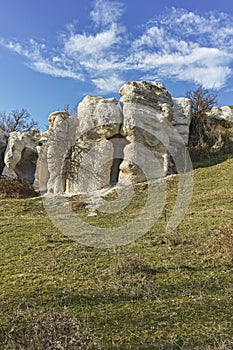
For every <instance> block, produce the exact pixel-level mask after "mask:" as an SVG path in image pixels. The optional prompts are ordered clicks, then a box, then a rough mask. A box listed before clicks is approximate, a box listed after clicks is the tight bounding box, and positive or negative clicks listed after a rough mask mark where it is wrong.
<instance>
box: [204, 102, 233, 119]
mask: <svg viewBox="0 0 233 350" xmlns="http://www.w3.org/2000/svg"><path fill="white" fill-rule="evenodd" d="M208 115H209V116H210V117H212V118H215V119H219V120H227V121H229V122H231V123H233V109H232V108H230V107H229V106H223V107H213V108H212V109H211V110H210V113H208Z"/></svg>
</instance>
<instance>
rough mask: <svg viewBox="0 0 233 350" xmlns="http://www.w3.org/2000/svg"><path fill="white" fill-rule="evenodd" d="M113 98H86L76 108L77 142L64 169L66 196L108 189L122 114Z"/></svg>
mask: <svg viewBox="0 0 233 350" xmlns="http://www.w3.org/2000/svg"><path fill="white" fill-rule="evenodd" d="M117 103H118V101H117V100H116V99H114V98H110V99H104V98H102V97H93V96H86V97H85V98H84V99H83V101H82V102H81V103H80V104H79V106H78V126H77V131H76V141H75V145H74V146H73V148H72V151H71V154H70V158H69V160H68V164H69V166H68V167H67V181H66V184H67V186H66V192H68V193H69V192H76V191H80V192H86V191H88V190H89V191H94V190H98V189H101V188H105V187H108V186H109V185H110V182H111V168H112V165H113V157H114V144H113V143H112V142H111V141H110V140H111V138H113V137H115V136H116V135H118V134H119V131H120V126H121V124H122V120H123V116H122V112H121V110H120V109H119V107H118V106H117Z"/></svg>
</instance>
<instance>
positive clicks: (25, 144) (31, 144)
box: [3, 129, 39, 184]
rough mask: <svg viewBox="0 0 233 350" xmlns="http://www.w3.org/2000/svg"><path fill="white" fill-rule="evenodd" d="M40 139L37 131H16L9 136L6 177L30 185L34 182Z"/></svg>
mask: <svg viewBox="0 0 233 350" xmlns="http://www.w3.org/2000/svg"><path fill="white" fill-rule="evenodd" d="M38 138H39V134H38V131H37V129H35V130H31V131H28V132H17V131H14V132H11V133H10V134H9V139H8V144H7V148H6V151H5V156H4V163H5V168H4V171H3V174H4V175H6V176H8V177H9V176H10V177H11V178H16V177H17V178H18V179H20V180H22V181H25V182H27V183H29V184H32V183H33V182H34V174H35V169H36V161H37V157H38V155H37V150H36V145H37V142H38Z"/></svg>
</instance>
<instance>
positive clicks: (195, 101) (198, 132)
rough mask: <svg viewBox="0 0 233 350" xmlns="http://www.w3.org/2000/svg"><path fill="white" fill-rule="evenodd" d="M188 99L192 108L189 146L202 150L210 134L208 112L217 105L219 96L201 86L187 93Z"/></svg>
mask: <svg viewBox="0 0 233 350" xmlns="http://www.w3.org/2000/svg"><path fill="white" fill-rule="evenodd" d="M186 97H187V98H189V99H190V100H191V106H192V116H191V124H190V137H189V146H191V147H192V146H199V147H201V148H202V147H203V146H204V145H205V144H206V142H208V138H209V134H210V133H209V131H210V130H209V124H208V120H207V119H208V117H207V114H206V112H207V111H208V110H210V109H211V108H212V107H213V106H215V105H217V94H216V93H215V92H214V90H208V89H205V88H204V87H203V86H201V85H200V86H199V87H198V88H197V89H196V90H189V91H187V92H186Z"/></svg>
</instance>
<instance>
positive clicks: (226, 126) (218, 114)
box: [207, 106, 233, 153]
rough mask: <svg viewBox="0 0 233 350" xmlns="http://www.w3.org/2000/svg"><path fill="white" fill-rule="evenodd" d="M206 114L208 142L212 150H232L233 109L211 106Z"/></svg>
mask: <svg viewBox="0 0 233 350" xmlns="http://www.w3.org/2000/svg"><path fill="white" fill-rule="evenodd" d="M207 115H208V133H209V137H208V138H209V143H210V145H211V149H212V150H216V151H223V152H226V153H231V152H232V151H233V109H231V108H230V107H228V106H224V107H220V108H218V107H213V108H212V109H211V111H210V112H209V113H208V114H207Z"/></svg>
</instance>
